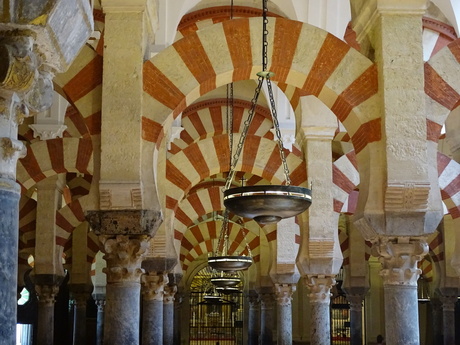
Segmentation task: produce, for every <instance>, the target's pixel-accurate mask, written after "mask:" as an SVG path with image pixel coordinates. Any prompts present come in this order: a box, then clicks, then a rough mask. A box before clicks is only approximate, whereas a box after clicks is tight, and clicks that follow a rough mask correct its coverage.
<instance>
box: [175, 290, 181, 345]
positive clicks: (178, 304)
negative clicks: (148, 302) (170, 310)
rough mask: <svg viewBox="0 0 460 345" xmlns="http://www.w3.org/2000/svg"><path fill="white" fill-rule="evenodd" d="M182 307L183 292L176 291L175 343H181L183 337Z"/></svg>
mask: <svg viewBox="0 0 460 345" xmlns="http://www.w3.org/2000/svg"><path fill="white" fill-rule="evenodd" d="M181 309H182V294H181V293H176V296H175V298H174V336H173V344H174V345H180V339H181V327H180V323H181Z"/></svg>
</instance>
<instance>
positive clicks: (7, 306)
mask: <svg viewBox="0 0 460 345" xmlns="http://www.w3.org/2000/svg"><path fill="white" fill-rule="evenodd" d="M2 38H4V37H2ZM10 39H11V42H6V41H7V40H6V39H4V40H2V42H1V44H0V50H1V52H2V59H1V60H0V70H2V73H1V79H0V237H1V238H2V241H1V247H0V250H1V253H2V255H1V256H0V267H2V269H1V270H0V291H1V292H2V303H0V334H1V339H2V341H3V343H4V344H8V345H9V344H15V343H16V308H17V300H16V288H17V269H18V268H17V258H18V228H19V209H18V207H19V206H18V205H19V198H20V192H21V191H20V187H19V185H18V184H17V183H16V164H17V161H18V159H19V158H21V157H24V155H25V153H26V151H25V148H24V144H23V143H22V142H21V141H19V140H17V139H18V138H17V137H18V126H19V125H20V124H21V122H22V120H23V118H24V117H25V116H26V115H27V114H28V109H27V108H26V107H25V106H24V104H23V102H22V99H21V98H22V97H23V91H25V90H27V89H29V88H30V86H31V84H32V83H33V80H34V75H35V69H36V65H35V64H34V63H33V61H35V60H36V57H35V56H34V54H33V41H32V39H31V38H28V37H11V38H10Z"/></svg>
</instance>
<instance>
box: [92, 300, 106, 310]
mask: <svg viewBox="0 0 460 345" xmlns="http://www.w3.org/2000/svg"><path fill="white" fill-rule="evenodd" d="M94 302H95V303H96V306H97V312H98V313H103V312H104V309H105V299H97V300H95V301H94Z"/></svg>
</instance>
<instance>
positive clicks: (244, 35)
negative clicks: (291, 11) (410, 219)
mask: <svg viewBox="0 0 460 345" xmlns="http://www.w3.org/2000/svg"><path fill="white" fill-rule="evenodd" d="M259 22H260V21H259V19H258V18H252V19H238V20H232V21H226V22H223V23H219V24H215V25H213V26H211V27H209V28H205V29H203V30H200V31H197V32H195V33H191V34H189V35H187V36H186V37H184V38H183V39H181V40H179V41H177V42H176V43H174V44H173V45H172V46H170V47H168V48H166V49H165V50H164V51H162V52H161V53H159V54H157V55H156V56H155V57H154V58H152V59H151V60H150V61H147V62H145V64H144V91H145V98H144V100H145V101H144V108H143V115H144V117H145V120H144V121H143V124H144V127H143V129H144V131H143V132H144V136H143V138H144V139H145V140H146V141H150V142H152V143H153V142H157V141H158V135H159V132H161V130H160V131H159V130H158V129H159V128H161V127H162V126H164V125H166V124H167V123H168V118H169V117H170V116H173V117H176V116H177V115H178V114H180V113H181V112H182V111H183V110H184V109H185V108H186V107H187V106H188V105H190V104H191V103H192V102H193V101H194V100H195V99H197V98H199V97H200V96H202V95H204V94H205V93H207V92H208V91H210V90H213V89H215V88H217V87H218V86H221V85H225V84H227V83H229V82H232V81H238V80H245V79H252V78H255V73H256V72H258V71H259V70H260V69H261V66H260V65H261V61H259V60H260V49H261V41H260V40H261V35H260V30H261V28H260V25H259V24H260V23H259ZM269 32H270V34H269V47H270V52H269V54H270V58H269V61H270V63H271V66H270V70H272V71H273V72H275V73H276V76H275V77H274V78H273V80H274V81H277V82H281V83H285V84H288V85H292V86H294V87H296V88H299V89H301V90H302V91H303V92H305V93H306V94H311V95H314V96H317V97H318V98H319V99H320V100H321V101H322V102H323V103H324V104H326V105H327V106H329V107H330V108H331V110H332V111H333V112H334V113H335V114H336V115H337V117H338V118H339V119H340V120H341V121H342V123H343V124H344V126H345V127H346V128H347V130H348V132H349V133H350V136H351V138H352V141H353V142H354V143H355V149H356V150H357V152H359V151H361V150H362V149H364V148H365V147H366V145H367V144H368V143H369V142H373V141H379V140H380V138H381V135H380V134H381V132H380V120H379V118H378V116H379V114H375V112H371V111H369V110H370V109H371V108H372V107H373V106H374V105H375V104H374V103H375V102H376V100H377V97H376V94H377V90H378V86H377V85H378V83H377V69H376V67H375V65H374V64H372V62H371V61H370V60H368V59H367V58H365V57H363V56H362V55H360V54H359V53H358V52H357V51H356V50H354V49H350V47H349V46H348V45H347V44H346V43H344V42H343V41H340V40H339V39H337V38H336V37H334V36H332V35H330V34H328V33H327V32H325V31H322V30H320V29H318V28H315V27H312V26H309V25H307V24H302V23H300V22H294V21H290V20H286V19H283V18H276V19H275V18H273V19H272V20H270V23H269ZM216 42H219V44H216ZM374 109H375V108H374ZM372 114H374V115H372ZM372 116H374V117H372ZM169 121H170V120H169ZM155 135H156V136H155Z"/></svg>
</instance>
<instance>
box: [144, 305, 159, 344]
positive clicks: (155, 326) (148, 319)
mask: <svg viewBox="0 0 460 345" xmlns="http://www.w3.org/2000/svg"><path fill="white" fill-rule="evenodd" d="M142 307H143V313H142V318H143V319H142V345H149V344H151V345H161V344H163V301H162V300H144V302H143V304H142Z"/></svg>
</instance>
